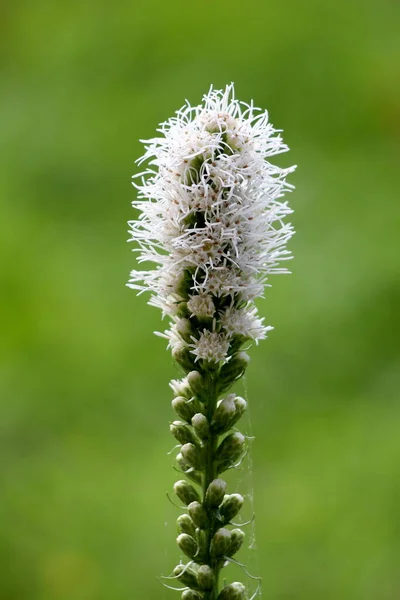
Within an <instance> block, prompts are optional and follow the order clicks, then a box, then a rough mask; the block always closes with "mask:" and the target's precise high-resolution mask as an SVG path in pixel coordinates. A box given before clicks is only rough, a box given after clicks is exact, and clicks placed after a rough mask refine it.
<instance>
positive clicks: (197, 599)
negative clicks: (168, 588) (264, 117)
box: [181, 590, 203, 600]
mask: <svg viewBox="0 0 400 600" xmlns="http://www.w3.org/2000/svg"><path fill="white" fill-rule="evenodd" d="M181 598H182V600H202V598H203V596H202V595H201V594H198V593H197V592H195V591H194V590H184V591H183V592H182V596H181Z"/></svg>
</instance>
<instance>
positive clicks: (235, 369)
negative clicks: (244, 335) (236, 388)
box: [220, 352, 250, 391]
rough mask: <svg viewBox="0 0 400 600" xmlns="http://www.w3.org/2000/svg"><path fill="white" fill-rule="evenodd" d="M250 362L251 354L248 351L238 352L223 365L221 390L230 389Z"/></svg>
mask: <svg viewBox="0 0 400 600" xmlns="http://www.w3.org/2000/svg"><path fill="white" fill-rule="evenodd" d="M249 362H250V356H249V355H248V354H246V352H237V353H236V354H235V355H234V356H232V358H231V360H230V361H229V362H227V363H225V364H224V365H222V367H221V371H220V388H221V391H224V390H225V389H228V388H229V387H230V386H231V384H232V383H233V382H234V381H235V380H236V379H239V377H241V376H242V375H243V373H244V372H245V370H246V368H247V365H248V364H249Z"/></svg>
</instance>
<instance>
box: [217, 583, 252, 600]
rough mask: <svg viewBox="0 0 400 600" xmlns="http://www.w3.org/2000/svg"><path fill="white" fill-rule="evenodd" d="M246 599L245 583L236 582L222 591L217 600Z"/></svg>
mask: <svg viewBox="0 0 400 600" xmlns="http://www.w3.org/2000/svg"><path fill="white" fill-rule="evenodd" d="M245 597H246V588H245V587H244V585H243V583H240V582H239V581H234V582H233V583H231V584H230V585H227V586H226V587H224V589H223V590H221V591H220V593H219V594H218V598H217V600H245Z"/></svg>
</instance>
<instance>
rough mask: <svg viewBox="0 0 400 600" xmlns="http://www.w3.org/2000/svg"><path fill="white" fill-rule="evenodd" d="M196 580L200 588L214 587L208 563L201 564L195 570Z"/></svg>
mask: <svg viewBox="0 0 400 600" xmlns="http://www.w3.org/2000/svg"><path fill="white" fill-rule="evenodd" d="M197 581H198V582H199V586H200V587H201V589H202V590H205V591H208V590H212V588H213V587H214V581H215V580H214V572H213V570H212V569H211V567H209V566H208V565H201V567H199V570H198V571H197Z"/></svg>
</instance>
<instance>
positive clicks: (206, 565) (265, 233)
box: [128, 84, 294, 600]
mask: <svg viewBox="0 0 400 600" xmlns="http://www.w3.org/2000/svg"><path fill="white" fill-rule="evenodd" d="M158 131H159V132H160V134H161V135H160V137H157V138H154V139H152V140H148V141H145V142H144V144H145V148H146V150H145V153H144V155H143V157H142V158H141V159H139V161H138V162H139V163H142V162H147V165H148V166H147V168H146V170H145V171H143V172H142V173H139V174H138V175H136V176H135V179H134V185H135V187H136V189H137V190H138V200H136V201H135V202H133V206H134V207H135V208H136V209H137V210H138V211H139V213H140V215H139V217H138V219H137V220H134V221H131V222H130V228H131V234H132V240H134V241H135V242H136V243H137V245H138V248H136V251H137V252H139V257H138V261H139V262H140V263H142V262H145V263H150V264H151V263H152V264H153V265H154V266H153V268H151V269H149V270H144V271H143V270H134V271H132V272H131V278H130V280H129V283H128V285H129V287H131V288H133V289H136V290H138V291H139V293H141V292H145V291H149V292H150V293H151V297H150V300H149V304H151V305H153V306H156V307H158V308H160V309H161V310H162V313H163V316H167V317H168V318H169V321H170V324H169V329H167V330H166V331H164V332H163V333H159V334H158V335H161V336H163V337H165V338H166V339H167V340H168V347H169V348H170V349H171V351H172V355H173V357H174V359H175V360H176V361H177V363H178V364H179V365H180V367H181V368H182V370H183V371H184V373H185V376H184V377H183V378H182V379H180V380H173V381H172V382H171V383H170V386H171V389H172V392H173V394H174V399H173V401H172V407H173V409H174V411H175V412H176V413H177V415H178V417H179V418H180V419H182V420H177V421H173V422H172V423H171V425H170V429H171V433H172V434H173V436H174V437H175V438H176V440H177V441H178V443H179V444H178V445H180V450H179V453H178V454H177V457H176V463H177V469H178V470H180V471H181V473H182V475H183V476H185V477H186V478H187V479H188V480H190V483H189V481H187V479H180V480H179V481H177V482H176V483H175V486H174V491H175V493H176V495H177V497H178V498H179V501H180V502H181V503H183V504H185V506H187V513H185V514H183V515H181V516H180V517H178V520H177V525H178V530H179V532H180V533H179V535H178V538H177V544H178V546H179V548H180V550H181V552H182V553H183V554H184V555H186V556H187V557H188V559H189V562H187V563H186V564H183V563H179V564H178V565H177V566H176V567H175V569H174V570H173V573H172V575H171V576H170V577H167V579H169V580H173V581H175V582H176V581H179V582H180V583H181V584H183V585H184V586H185V587H183V588H175V589H180V590H181V591H182V596H181V598H182V600H201V599H203V598H204V599H205V600H244V599H245V598H248V597H249V594H248V590H246V588H245V586H244V585H243V584H242V583H240V582H233V583H231V584H229V585H225V587H223V588H222V590H220V589H219V582H218V578H219V574H220V571H221V569H222V568H223V567H225V566H226V565H228V564H229V562H236V561H235V560H234V559H233V558H232V557H233V556H234V555H235V554H236V552H237V551H238V550H239V548H240V546H241V544H242V542H243V539H244V533H243V531H242V530H241V529H238V528H235V529H232V530H231V529H229V527H230V526H232V525H233V522H232V521H233V519H234V518H235V517H236V515H237V514H238V513H239V511H240V509H241V506H242V504H243V502H244V498H243V497H242V496H241V495H240V494H237V493H234V494H226V488H227V484H226V482H225V481H224V480H223V479H221V478H220V475H221V474H222V473H223V472H224V471H226V470H227V469H231V468H234V467H236V466H237V465H238V464H240V461H241V460H242V458H243V455H244V451H245V444H246V442H245V437H244V436H243V435H242V434H241V433H240V432H239V431H238V430H237V429H236V424H237V422H238V421H239V419H240V417H241V416H242V414H243V412H244V411H245V410H246V406H247V403H246V401H245V400H244V399H243V398H241V397H240V396H236V394H234V393H230V394H228V395H227V396H226V397H225V398H224V397H221V396H223V395H224V394H225V392H227V391H228V390H229V388H230V387H231V386H232V385H233V384H234V383H235V382H236V381H237V380H238V379H239V378H240V377H241V376H242V375H243V374H244V372H245V370H246V368H247V365H248V362H249V357H248V355H247V354H246V352H243V350H242V347H243V344H249V343H251V342H252V341H255V342H256V343H257V342H258V341H259V340H261V339H263V338H265V337H266V334H267V333H268V331H269V330H270V329H272V327H267V326H265V325H264V323H263V321H264V319H263V318H260V317H259V315H258V311H257V308H256V306H255V300H256V299H257V298H258V297H260V296H262V295H263V293H264V289H265V286H266V285H269V283H268V281H269V276H270V275H271V274H274V273H285V272H287V271H286V269H285V268H284V266H282V263H283V261H286V260H288V259H289V258H291V256H290V252H289V251H288V250H287V247H286V245H287V242H288V241H289V239H290V238H291V236H292V235H293V233H294V232H293V229H292V226H291V225H290V224H289V223H285V218H286V217H287V215H289V214H290V213H291V210H290V208H289V206H288V204H287V202H286V201H283V200H282V197H283V195H284V193H285V192H286V191H290V190H291V189H292V186H291V185H290V184H288V183H287V182H286V176H287V175H288V174H289V173H291V172H292V171H293V170H294V167H290V168H287V169H281V168H279V167H277V166H275V165H273V164H271V162H270V157H272V156H274V155H276V154H280V153H281V152H286V151H287V150H288V148H287V146H286V145H285V144H284V143H283V142H282V138H281V136H280V134H279V130H276V129H274V128H273V126H272V125H271V124H270V122H269V118H268V113H267V112H265V111H262V110H261V109H258V108H255V107H254V106H253V104H252V103H250V104H245V103H244V102H239V101H238V100H236V99H235V96H234V89H233V84H231V85H228V86H227V87H226V88H225V89H224V90H213V89H212V88H211V90H210V91H209V93H208V94H207V95H205V96H204V98H203V102H202V104H200V105H199V106H195V107H192V106H190V104H189V103H187V104H186V105H185V106H184V107H183V108H181V109H180V110H178V111H177V113H176V116H175V117H173V118H171V119H169V120H168V121H166V122H165V123H163V124H162V125H161V126H160V129H159V130H158ZM233 427H235V430H234V431H232V428H233ZM221 435H223V436H224V437H223V439H222V441H220V439H219V438H220V436H221ZM195 486H199V487H200V488H201V492H200V491H199V490H198V489H197V488H196V487H195ZM167 587H170V586H167ZM258 593H259V587H258V588H257V590H256V591H255V593H254V594H253V596H251V599H250V600H253V599H254V598H255V597H256V596H257V595H258Z"/></svg>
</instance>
